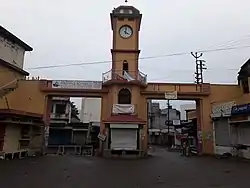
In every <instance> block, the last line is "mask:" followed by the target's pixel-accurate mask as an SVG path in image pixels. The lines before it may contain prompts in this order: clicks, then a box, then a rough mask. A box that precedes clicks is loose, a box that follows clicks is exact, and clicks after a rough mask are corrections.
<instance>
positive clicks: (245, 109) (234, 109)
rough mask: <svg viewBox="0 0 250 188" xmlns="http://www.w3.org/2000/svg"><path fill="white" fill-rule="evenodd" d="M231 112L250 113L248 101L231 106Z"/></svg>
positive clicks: (235, 113) (238, 113) (234, 113)
mask: <svg viewBox="0 0 250 188" xmlns="http://www.w3.org/2000/svg"><path fill="white" fill-rule="evenodd" d="M231 114H232V115H240V114H242V115H244V114H250V103H249V104H241V105H235V106H233V107H232V110H231Z"/></svg>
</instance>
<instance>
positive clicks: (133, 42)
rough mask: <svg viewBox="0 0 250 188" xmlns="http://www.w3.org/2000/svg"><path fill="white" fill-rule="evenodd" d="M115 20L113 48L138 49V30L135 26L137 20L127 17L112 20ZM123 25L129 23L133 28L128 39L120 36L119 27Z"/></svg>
mask: <svg viewBox="0 0 250 188" xmlns="http://www.w3.org/2000/svg"><path fill="white" fill-rule="evenodd" d="M114 21H115V22H116V24H115V28H114V35H115V36H114V37H115V45H114V48H115V49H123V50H137V49H138V40H137V39H138V34H139V32H138V30H137V28H136V25H137V22H138V20H135V21H129V20H128V19H124V20H118V19H115V20H114ZM123 25H129V26H130V27H132V28H133V35H132V36H131V37H130V38H128V39H123V38H121V37H120V33H119V31H120V28H121V26H123Z"/></svg>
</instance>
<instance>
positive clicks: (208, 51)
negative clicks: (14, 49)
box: [27, 45, 250, 70]
mask: <svg viewBox="0 0 250 188" xmlns="http://www.w3.org/2000/svg"><path fill="white" fill-rule="evenodd" d="M244 48H250V45H245V46H236V47H226V48H216V49H207V50H199V51H198V52H202V53H211V52H218V51H229V50H237V49H244ZM189 54H190V52H180V53H170V54H163V55H155V56H146V57H139V58H137V59H135V58H131V59H127V61H131V60H132V61H133V60H145V59H156V58H163V57H173V56H182V55H189ZM123 61H124V59H122V60H117V61H112V60H106V61H92V62H81V63H70V64H61V65H46V66H38V67H30V68H27V69H28V70H39V69H48V68H59V67H71V66H85V65H98V64H107V63H112V62H123Z"/></svg>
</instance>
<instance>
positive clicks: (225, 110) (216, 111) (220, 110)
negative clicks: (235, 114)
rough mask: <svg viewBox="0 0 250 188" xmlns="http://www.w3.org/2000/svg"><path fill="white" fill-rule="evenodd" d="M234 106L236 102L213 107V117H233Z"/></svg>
mask: <svg viewBox="0 0 250 188" xmlns="http://www.w3.org/2000/svg"><path fill="white" fill-rule="evenodd" d="M234 104H235V102H234V101H231V102H226V103H220V104H215V105H213V106H212V114H211V117H214V118H216V117H226V116H231V109H232V107H233V106H234Z"/></svg>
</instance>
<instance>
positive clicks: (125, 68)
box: [122, 60, 128, 75]
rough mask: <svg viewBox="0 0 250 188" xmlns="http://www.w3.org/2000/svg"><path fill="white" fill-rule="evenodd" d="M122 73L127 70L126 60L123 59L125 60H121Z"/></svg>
mask: <svg viewBox="0 0 250 188" xmlns="http://www.w3.org/2000/svg"><path fill="white" fill-rule="evenodd" d="M122 70H123V71H122V72H123V73H122V74H123V75H124V72H125V71H126V72H128V62H127V61H126V60H125V61H123V65H122Z"/></svg>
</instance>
